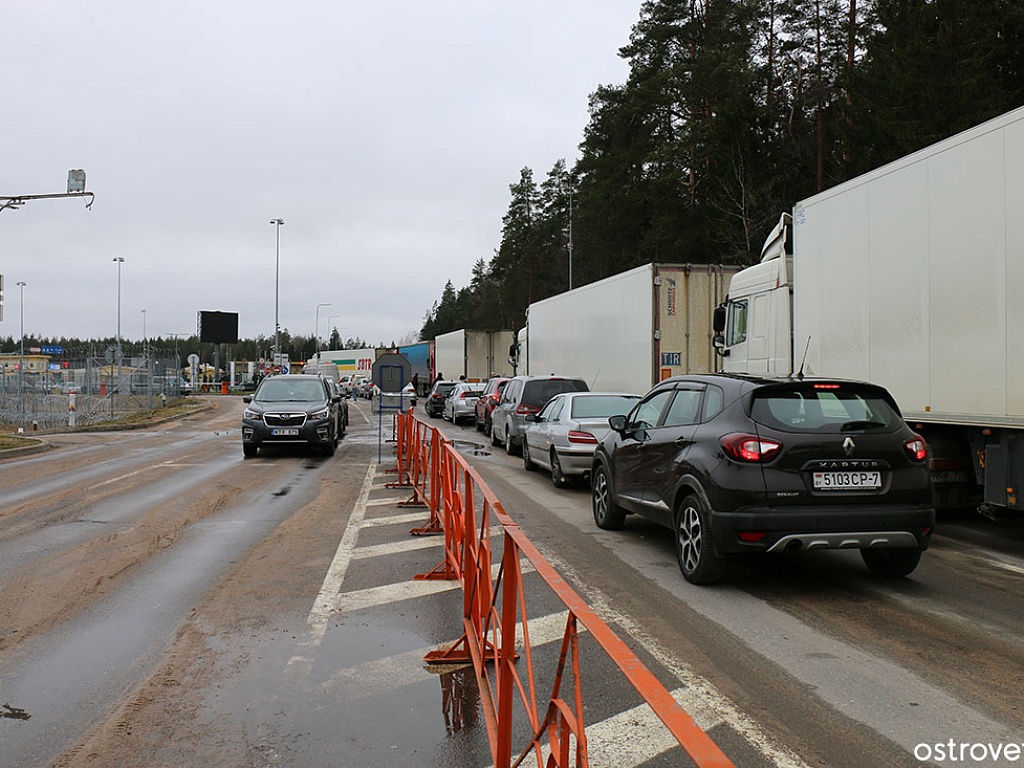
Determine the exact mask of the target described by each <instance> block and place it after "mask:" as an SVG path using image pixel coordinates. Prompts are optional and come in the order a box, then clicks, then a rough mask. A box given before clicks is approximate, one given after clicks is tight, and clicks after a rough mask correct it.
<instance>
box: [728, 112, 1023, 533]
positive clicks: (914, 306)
mask: <svg viewBox="0 0 1024 768" xmlns="http://www.w3.org/2000/svg"><path fill="white" fill-rule="evenodd" d="M1022 210H1024V109H1018V110H1015V111H1013V112H1010V113H1007V114H1005V115H1003V116H1001V117H998V118H996V119H994V120H991V121H989V122H987V123H984V124H982V125H979V126H977V127H975V128H973V129H971V130H968V131H965V132H963V133H961V134H958V135H956V136H953V137H951V138H949V139H946V140H944V141H941V142H939V143H937V144H934V145H932V146H930V147H927V148H926V149H923V150H921V151H919V152H917V153H915V154H912V155H909V156H907V157H905V158H902V159H900V160H897V161H896V162H893V163H891V164H889V165H886V166H883V167H881V168H878V169H876V170H874V171H872V172H870V173H867V174H865V175H863V176H860V177H858V178H855V179H852V180H851V181H848V182H846V183H844V184H841V185H839V186H837V187H835V188H833V189H830V190H828V191H826V192H822V193H820V194H818V195H816V196H814V197H811V198H809V199H807V200H804V201H802V202H799V203H797V205H796V206H795V207H794V209H793V212H792V214H789V213H786V214H784V215H783V216H782V218H781V219H780V221H779V223H778V225H777V226H776V227H775V229H774V230H773V231H772V233H771V234H770V235H769V236H768V238H767V240H766V241H765V244H764V248H763V250H762V256H761V260H760V262H759V263H758V264H755V265H754V266H751V267H749V268H748V269H745V270H743V271H742V272H740V273H739V274H737V275H735V276H734V277H733V280H732V285H731V287H730V290H729V297H728V301H727V303H725V304H724V305H723V306H722V307H721V308H719V309H718V310H717V311H716V313H715V326H716V330H720V331H721V332H722V334H721V336H720V337H718V339H716V345H719V352H720V354H721V355H722V356H723V357H722V368H723V370H725V371H735V372H740V371H742V372H748V373H758V374H769V375H778V376H790V375H796V376H825V377H845V378H853V379H864V380H868V381H872V382H875V383H878V384H882V385H884V386H885V387H886V388H888V389H889V390H890V391H891V392H892V394H893V395H894V396H895V398H896V400H897V402H898V403H899V405H900V407H901V409H902V411H903V416H904V418H905V419H906V420H907V421H908V423H910V424H911V426H912V427H913V428H914V429H915V430H916V431H918V432H919V433H920V434H921V435H922V436H923V437H924V438H925V439H926V440H927V441H928V443H929V449H930V468H931V470H932V483H933V487H934V489H935V501H936V506H937V507H939V508H948V507H957V506H967V505H973V504H975V503H978V504H979V509H980V510H981V511H982V512H983V513H985V514H989V515H991V516H995V515H996V514H998V513H1001V512H1006V511H1013V512H1015V513H1019V512H1020V511H1021V510H1022V509H1024V493H1021V491H1022V490H1024V487H1022V486H1024V217H1022V216H1021V211H1022Z"/></svg>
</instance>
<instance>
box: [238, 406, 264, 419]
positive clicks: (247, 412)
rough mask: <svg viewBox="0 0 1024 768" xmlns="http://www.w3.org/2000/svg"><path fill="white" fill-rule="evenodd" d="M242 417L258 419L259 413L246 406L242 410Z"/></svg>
mask: <svg viewBox="0 0 1024 768" xmlns="http://www.w3.org/2000/svg"><path fill="white" fill-rule="evenodd" d="M242 418H243V419H249V420H256V421H259V418H260V414H259V411H254V410H253V409H252V408H246V409H245V410H244V411H242Z"/></svg>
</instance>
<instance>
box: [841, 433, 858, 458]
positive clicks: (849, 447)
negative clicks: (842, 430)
mask: <svg viewBox="0 0 1024 768" xmlns="http://www.w3.org/2000/svg"><path fill="white" fill-rule="evenodd" d="M856 447H857V445H856V443H854V442H853V438H852V437H848V438H846V439H845V440H843V451H844V452H845V453H846V455H847V456H852V455H853V449H854V448H856Z"/></svg>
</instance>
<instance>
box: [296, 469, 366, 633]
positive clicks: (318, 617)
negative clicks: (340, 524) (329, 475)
mask: <svg viewBox="0 0 1024 768" xmlns="http://www.w3.org/2000/svg"><path fill="white" fill-rule="evenodd" d="M376 474H377V464H376V463H375V462H372V461H371V462H370V465H369V466H368V467H367V468H366V479H365V480H363V488H362V490H361V491H360V492H359V497H358V498H357V499H356V503H355V506H354V507H353V509H352V515H351V517H349V521H348V525H346V526H345V533H344V534H342V537H341V542H340V543H339V544H338V549H337V550H336V551H335V553H334V560H332V561H331V567H330V568H328V569H327V576H326V578H324V583H323V585H322V586H321V587H320V592H319V593H318V594H317V596H316V600H315V601H314V602H313V608H312V610H311V611H310V612H309V617H308V618H307V619H306V623H307V624H309V628H310V629H311V630H312V632H313V645H314V646H315V645H318V644H319V642H320V640H321V639H323V636H324V632H325V631H326V630H327V621H328V618H329V617H330V615H331V611H332V609H333V605H334V602H335V600H336V599H337V595H338V593H339V592H340V591H341V583H342V582H343V581H344V580H345V572H346V571H347V570H348V565H349V563H350V562H352V553H353V551H354V550H355V546H356V539H357V538H358V537H359V528H360V526H361V524H362V522H363V518H364V517H366V501H367V499H368V498H369V496H370V489H371V488H373V479H374V477H375V476H376Z"/></svg>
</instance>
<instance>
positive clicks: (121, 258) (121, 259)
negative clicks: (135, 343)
mask: <svg viewBox="0 0 1024 768" xmlns="http://www.w3.org/2000/svg"><path fill="white" fill-rule="evenodd" d="M113 261H114V263H115V264H117V388H120V386H121V376H122V375H124V374H123V372H122V370H121V265H122V264H124V256H115V257H114V258H113ZM115 391H116V388H115ZM110 402H114V395H113V393H111V395H110Z"/></svg>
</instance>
